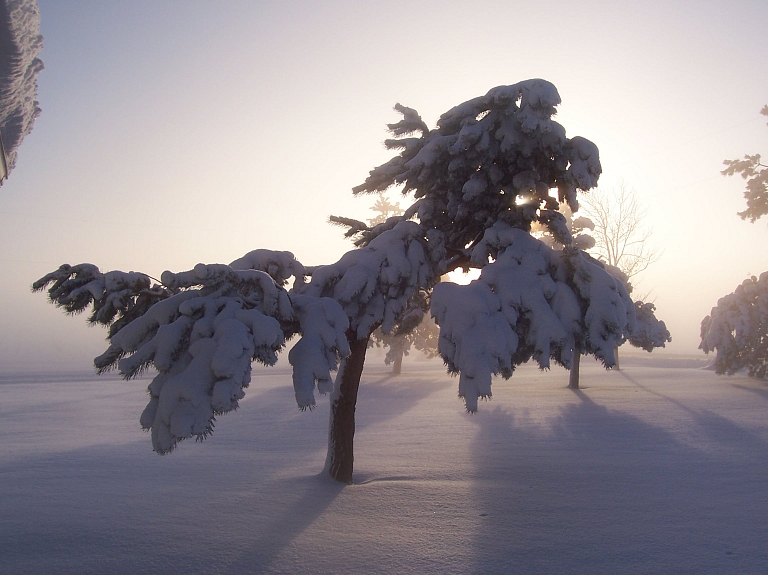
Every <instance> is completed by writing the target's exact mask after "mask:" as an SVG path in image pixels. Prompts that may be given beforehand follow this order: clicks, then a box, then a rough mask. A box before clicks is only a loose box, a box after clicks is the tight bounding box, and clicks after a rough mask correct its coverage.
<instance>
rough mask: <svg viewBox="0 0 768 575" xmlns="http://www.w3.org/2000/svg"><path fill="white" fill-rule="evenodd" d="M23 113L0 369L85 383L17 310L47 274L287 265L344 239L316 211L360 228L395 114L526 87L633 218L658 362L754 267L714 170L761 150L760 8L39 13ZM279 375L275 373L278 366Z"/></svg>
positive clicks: (98, 346)
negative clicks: (36, 59)
mask: <svg viewBox="0 0 768 575" xmlns="http://www.w3.org/2000/svg"><path fill="white" fill-rule="evenodd" d="M39 5H40V12H41V18H42V34H43V36H44V38H45V47H44V49H43V52H42V55H41V57H42V59H43V61H44V63H45V66H46V69H45V70H44V71H43V72H42V73H41V75H40V76H39V85H40V89H39V94H38V99H39V101H40V105H41V107H42V109H43V114H42V116H41V117H40V118H38V120H37V123H36V125H35V128H34V130H33V132H32V134H31V135H30V136H28V137H27V138H26V140H25V141H24V143H23V144H22V146H21V147H20V148H19V157H18V163H17V166H16V169H15V171H14V172H13V173H12V174H11V178H10V180H8V181H7V182H6V183H5V184H4V185H3V187H2V188H0V262H2V265H3V266H4V268H5V269H6V270H7V272H8V273H7V274H6V279H5V281H4V282H3V286H2V288H1V290H0V322H2V326H3V329H2V332H1V333H0V366H2V368H5V369H15V368H16V367H23V366H24V365H25V364H29V363H30V362H35V365H36V366H43V363H42V362H51V363H52V364H57V363H62V362H67V363H69V364H70V365H81V366H82V367H87V366H88V365H89V362H90V359H91V358H92V357H93V356H95V355H97V354H99V353H101V351H103V348H104V343H103V337H104V335H105V334H104V332H103V331H102V330H100V328H91V329H89V328H86V327H85V326H84V318H82V317H81V318H76V319H72V318H67V317H65V316H63V314H62V313H61V312H60V311H58V310H56V309H54V308H53V307H52V306H50V305H49V304H47V303H46V301H45V298H44V296H43V295H41V294H34V295H33V294H31V293H30V292H29V285H30V284H31V283H32V282H33V281H34V280H35V279H37V278H39V277H40V276H42V275H44V274H45V273H47V272H48V271H51V270H52V269H55V268H56V267H57V266H58V265H59V264H61V263H65V262H67V263H72V264H74V263H81V262H90V263H94V264H97V265H98V266H100V267H101V268H102V269H103V270H109V269H123V270H137V271H143V272H146V273H149V274H151V275H153V276H155V277H159V275H160V274H161V273H162V271H163V270H165V269H171V270H175V271H179V270H183V269H189V268H191V267H192V266H194V265H195V264H196V263H198V262H206V263H213V262H223V263H228V262H229V261H231V260H233V259H235V258H237V257H239V256H241V255H242V254H244V253H246V252H247V251H250V250H252V249H255V248H259V247H264V248H271V249H279V250H290V251H292V252H293V253H294V254H295V255H296V256H297V257H298V258H299V260H300V261H302V262H303V263H305V264H308V265H316V264H320V263H330V262H332V261H335V260H336V259H337V258H338V257H339V256H340V255H341V254H342V253H343V252H344V251H345V250H346V249H348V248H349V244H348V243H347V242H346V241H345V240H344V239H343V238H342V234H341V232H340V230H339V229H338V228H334V227H332V226H329V225H328V224H327V223H326V220H327V217H328V215H329V214H331V213H334V214H342V215H347V216H351V217H357V218H359V219H365V218H368V217H371V216H372V215H373V212H371V211H370V210H369V207H370V206H371V205H372V203H373V201H374V198H373V197H362V198H353V197H352V194H351V191H350V190H351V188H352V187H353V186H355V185H357V184H359V183H361V182H362V181H363V180H364V179H365V177H366V176H367V174H368V171H369V170H370V169H372V168H373V167H375V166H376V165H378V164H380V163H382V162H384V161H386V160H387V159H388V158H389V154H388V153H387V152H386V151H385V150H384V149H383V147H382V144H381V142H382V141H383V140H384V138H385V137H386V136H387V134H386V132H385V124H386V123H388V122H393V121H397V119H398V117H397V115H396V114H395V113H394V112H393V111H392V106H393V105H394V104H395V103H396V102H401V103H403V104H405V105H407V106H411V107H414V108H416V109H417V110H418V111H419V112H420V113H421V114H422V117H423V118H424V119H425V121H426V122H427V123H428V124H429V125H430V126H432V125H434V123H435V122H436V120H437V118H438V117H439V115H440V114H441V113H443V112H445V111H447V110H448V109H449V108H451V107H453V106H454V105H456V104H459V103H460V102H463V101H465V100H467V99H469V98H472V97H475V96H479V95H482V94H485V92H487V91H488V90H489V89H490V88H492V87H494V86H497V85H502V84H511V83H514V82H518V81H520V80H524V79H527V78H532V77H541V78H545V79H547V80H549V81H551V82H553V83H554V84H555V85H556V86H557V88H558V90H559V92H560V95H561V97H562V100H563V104H562V105H561V106H560V108H559V114H558V121H559V122H560V123H562V124H563V126H564V127H565V128H566V131H567V134H568V135H569V136H575V135H580V136H584V137H586V138H589V139H590V140H592V141H594V142H595V143H596V144H597V146H598V147H599V149H600V153H601V160H602V165H603V170H604V175H603V177H602V179H601V187H611V186H615V185H616V184H617V183H618V182H619V181H621V180H622V179H623V180H624V181H625V182H626V183H627V184H628V185H630V186H631V187H633V188H635V189H636V191H637V192H638V194H639V195H641V196H642V198H643V199H644V200H645V201H646V203H647V204H648V206H649V212H648V219H649V224H650V225H652V226H653V228H654V230H655V233H654V236H653V240H654V242H655V243H656V244H658V245H659V246H660V247H661V248H663V257H662V259H661V260H660V261H659V262H658V263H656V264H654V266H653V267H651V268H650V269H649V270H648V271H647V272H646V273H645V274H644V277H643V280H642V284H641V289H643V290H648V289H653V294H654V295H655V297H656V305H657V308H658V315H659V316H660V317H661V318H662V319H664V320H665V321H666V322H667V325H668V327H669V328H670V331H671V332H672V337H673V343H672V344H671V345H669V347H668V350H669V352H672V353H695V352H696V347H697V345H698V331H699V323H700V321H701V319H702V318H703V317H704V316H705V315H707V314H708V313H709V310H710V308H711V307H712V306H713V305H715V304H716V302H717V299H718V298H719V297H721V296H723V295H725V294H726V293H729V292H731V291H733V289H734V288H735V287H736V285H738V284H739V283H740V282H741V281H742V280H743V279H744V278H745V277H747V275H749V274H759V273H761V272H762V271H765V270H768V252H766V250H765V246H766V240H767V239H768V226H767V225H766V222H758V223H757V224H754V225H751V224H749V223H746V222H743V221H741V220H740V219H739V218H738V216H736V212H737V211H739V210H742V209H743V208H744V202H743V198H742V190H743V187H744V184H743V181H742V180H741V179H735V178H728V179H726V178H724V177H722V176H720V175H719V170H720V169H721V167H722V161H723V160H724V159H725V158H736V157H739V156H741V155H742V154H744V153H755V152H763V153H765V154H768V127H766V125H765V118H764V117H761V116H760V115H759V110H760V108H761V107H762V106H763V105H764V104H767V103H768V64H767V63H766V62H767V61H766V54H768V36H766V34H765V22H766V21H768V3H766V2H765V1H764V0H759V1H757V0H756V1H728V2H725V1H713V2H706V1H696V2H675V1H669V0H667V1H664V2H653V1H647V2H635V3H618V2H578V1H568V2H556V1H555V2H527V3H526V2H500V1H496V2H492V1H484V0H475V1H474V2H448V1H442V2H437V1H432V2H414V1H412V0H411V1H408V2H400V1H393V0H388V1H387V2H373V1H368V2H352V1H349V2H346V1H332V0H326V1H324V2H320V1H306V2H293V1H290V0H282V1H274V2H256V1H252V0H251V1H247V2H235V1H228V2H208V1H192V0H185V1H183V2H182V1H176V2H173V1H164V2H156V1H154V0H153V1H149V0H130V1H110V2H95V1H75V0H68V1H67V2H60V1H58V0H43V1H40V2H39ZM281 361H285V359H284V358H283V359H281Z"/></svg>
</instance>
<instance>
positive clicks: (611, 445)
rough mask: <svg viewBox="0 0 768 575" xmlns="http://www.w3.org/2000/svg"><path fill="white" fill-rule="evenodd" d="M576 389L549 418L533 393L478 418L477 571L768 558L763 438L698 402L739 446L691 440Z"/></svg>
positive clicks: (721, 568)
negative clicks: (529, 401) (540, 416)
mask: <svg viewBox="0 0 768 575" xmlns="http://www.w3.org/2000/svg"><path fill="white" fill-rule="evenodd" d="M573 393H574V394H575V396H576V397H577V398H578V402H576V403H569V404H568V405H564V406H563V408H562V409H561V410H560V412H559V414H558V415H556V416H554V417H553V418H551V419H549V420H547V421H541V420H535V419H533V418H531V417H530V414H531V413H534V410H535V409H536V406H535V405H534V406H533V408H532V409H530V410H528V409H527V408H525V407H513V408H511V409H508V410H502V409H498V408H497V409H494V410H490V411H481V412H479V413H478V414H477V416H476V417H474V418H473V421H474V422H475V423H476V424H477V425H478V427H479V432H478V434H477V436H476V438H475V440H474V443H475V448H474V449H473V452H474V453H475V454H476V466H477V479H476V481H475V497H476V499H477V501H478V506H477V512H478V514H479V516H480V517H481V519H480V523H479V529H478V532H477V534H476V537H475V539H476V543H475V545H474V547H475V549H477V550H478V551H477V553H476V556H475V570H474V572H476V573H491V572H497V573H501V572H510V573H511V572H514V573H526V574H537V573H542V574H543V573H572V574H577V573H589V574H595V573H626V574H631V573H650V572H656V573H725V572H728V573H751V572H759V571H760V569H762V568H763V567H764V566H765V565H766V562H768V551H766V549H765V547H764V541H765V537H766V536H768V527H767V526H766V523H765V520H764V518H765V516H766V513H768V489H767V488H766V487H765V486H764V481H763V478H764V475H765V471H766V464H765V463H764V462H766V461H768V448H767V447H766V445H765V443H764V442H762V441H755V440H754V438H752V437H751V436H750V434H749V432H746V431H745V430H741V431H737V430H733V429H731V428H729V427H727V426H725V427H724V424H723V423H722V422H721V421H720V420H721V419H722V418H720V417H719V416H716V417H715V418H714V419H712V418H710V419H707V417H708V416H707V415H706V414H705V415H702V414H698V416H699V419H698V423H699V424H700V425H703V426H713V425H714V427H715V428H716V429H714V430H712V432H711V435H712V436H717V437H719V438H720V440H721V441H723V440H724V441H726V443H730V444H731V445H730V447H731V449H711V450H710V449H699V448H695V447H691V446H689V445H687V444H685V443H683V442H682V441H679V440H678V438H677V436H676V434H675V433H671V432H669V431H667V430H665V429H662V428H659V427H655V426H653V425H649V424H648V423H646V422H644V421H642V420H640V419H638V418H636V417H634V416H632V415H629V414H627V413H624V412H622V411H620V410H617V409H608V408H607V407H605V406H603V405H599V404H597V403H595V401H593V400H592V399H591V398H590V397H589V395H588V394H587V393H584V392H583V391H577V392H573ZM525 399H526V398H524V397H521V400H522V402H523V403H524V402H525ZM569 399H570V398H569V392H566V391H564V393H563V403H564V404H565V403H567V402H568V401H569ZM713 421H714V422H715V423H714V424H713ZM736 427H738V426H736ZM724 429H725V431H724ZM723 438H725V439H723ZM734 444H739V447H738V448H735V446H734Z"/></svg>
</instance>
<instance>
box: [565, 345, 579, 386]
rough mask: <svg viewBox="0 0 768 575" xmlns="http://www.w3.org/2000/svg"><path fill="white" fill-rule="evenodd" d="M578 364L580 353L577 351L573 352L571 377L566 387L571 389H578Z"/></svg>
mask: <svg viewBox="0 0 768 575" xmlns="http://www.w3.org/2000/svg"><path fill="white" fill-rule="evenodd" d="M579 363H581V353H580V352H579V351H578V350H574V351H573V365H572V366H571V376H570V378H569V379H568V387H569V388H571V389H579Z"/></svg>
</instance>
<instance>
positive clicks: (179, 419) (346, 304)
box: [33, 80, 664, 482]
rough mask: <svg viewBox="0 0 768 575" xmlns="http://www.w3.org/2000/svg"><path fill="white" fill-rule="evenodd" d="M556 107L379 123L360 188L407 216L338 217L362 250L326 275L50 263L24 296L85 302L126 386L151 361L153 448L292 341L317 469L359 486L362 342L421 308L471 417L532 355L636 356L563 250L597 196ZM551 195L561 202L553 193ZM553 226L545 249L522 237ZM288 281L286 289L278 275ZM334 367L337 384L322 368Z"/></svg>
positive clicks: (511, 99) (259, 261)
mask: <svg viewBox="0 0 768 575" xmlns="http://www.w3.org/2000/svg"><path fill="white" fill-rule="evenodd" d="M559 103H560V96H559V94H558V93H557V90H556V89H555V87H554V86H553V85H552V84H550V83H549V82H546V81H544V80H528V81H524V82H520V83H518V84H514V85H511V86H500V87H497V88H494V89H492V90H491V91H490V92H488V93H487V94H486V95H485V96H481V97H478V98H475V99H472V100H469V101H468V102H465V103H463V104H460V105H459V106H456V107H455V108H452V109H451V110H449V111H448V112H446V113H445V114H443V115H442V116H441V118H440V120H439V121H438V123H437V127H436V128H434V129H432V130H430V129H429V128H428V127H427V126H426V124H425V123H424V122H423V120H422V119H421V117H420V116H419V115H418V114H417V113H416V111H415V110H412V109H410V108H406V107H404V106H400V105H397V106H396V109H397V110H398V111H399V112H400V113H401V114H402V116H403V119H402V120H401V121H400V122H398V123H396V124H391V125H390V126H389V128H390V131H391V132H392V134H393V135H394V138H393V139H391V140H387V141H386V145H387V147H388V148H389V149H393V150H399V152H397V154H396V155H395V157H393V158H392V159H391V160H390V161H389V162H387V163H385V164H383V165H382V166H379V167H378V168H375V169H374V170H373V171H371V173H370V176H369V177H368V179H367V180H366V181H365V182H364V183H363V184H362V185H360V186H358V187H356V188H354V189H353V192H354V193H356V194H360V193H379V192H382V191H384V190H386V189H388V188H390V187H392V186H401V187H402V192H403V193H404V194H410V193H412V194H413V197H414V202H413V203H412V204H411V205H410V206H409V207H408V208H407V209H406V210H405V212H404V213H403V215H402V216H396V217H390V218H388V219H387V220H386V221H385V222H383V223H381V224H378V225H375V226H372V227H371V226H368V225H366V224H365V223H363V222H359V221H356V220H352V219H348V218H341V217H337V218H333V219H334V221H335V222H337V223H342V224H344V225H346V226H347V227H348V228H349V229H348V231H347V236H348V237H351V238H353V240H354V241H355V244H356V245H357V249H353V250H351V251H349V252H347V253H346V254H344V255H343V256H342V257H341V259H340V260H339V261H337V262H336V263H333V264H330V265H324V266H318V267H315V268H306V267H304V266H303V265H302V264H301V263H299V262H298V261H297V260H296V259H295V258H294V256H293V254H291V253H289V252H275V251H269V250H255V251H253V252H250V253H248V254H246V255H245V256H244V257H242V258H240V259H238V260H236V261H234V262H232V263H231V264H229V265H222V264H212V265H203V264H199V265H197V266H195V268H194V269H193V270H190V271H186V272H181V273H171V272H165V273H163V274H162V276H161V280H160V282H159V283H157V282H155V281H154V280H152V278H150V277H149V276H148V275H146V274H140V273H133V272H131V273H125V272H119V271H113V272H107V273H103V272H101V271H99V269H98V268H97V267H96V266H93V265H90V264H81V265H78V266H69V265H64V266H61V267H60V268H59V269H58V270H55V271H53V272H52V273H50V274H48V275H47V276H45V277H43V278H41V279H40V280H38V281H37V282H35V283H34V285H33V289H35V290H42V289H45V288H46V287H47V288H48V296H49V298H50V300H51V302H52V303H54V304H56V305H58V306H60V307H62V308H63V309H64V310H65V311H66V312H68V313H76V312H78V311H82V310H84V309H86V308H87V307H89V306H91V308H92V312H91V315H90V318H89V321H91V322H93V323H99V324H103V325H106V326H108V327H109V341H110V345H109V348H108V349H107V351H106V352H105V353H104V354H102V355H101V356H99V357H97V358H96V360H95V364H96V367H97V368H98V369H99V370H100V371H104V370H107V369H111V368H113V367H117V368H118V370H119V371H120V372H121V373H122V374H123V375H124V376H125V377H133V376H135V375H136V374H138V373H140V372H141V371H142V370H143V369H146V368H148V367H150V366H154V367H155V368H156V369H157V371H158V374H157V375H156V376H155V378H154V379H153V380H152V382H151V383H150V385H149V393H150V401H149V404H148V405H147V408H146V409H145V411H144V413H143V414H142V416H141V425H142V426H143V427H144V428H145V429H148V430H151V434H152V443H153V446H154V449H155V451H157V452H158V453H167V452H169V451H171V450H172V449H174V447H176V445H177V444H178V442H179V441H182V440H183V439H185V438H189V437H196V438H197V439H202V438H205V437H206V436H207V435H209V434H210V433H211V432H212V431H213V426H214V421H215V418H216V417H217V416H219V415H221V414H223V413H226V412H228V411H231V410H233V409H235V408H236V407H237V406H238V402H239V400H240V399H241V398H242V397H243V395H244V389H245V388H246V387H247V386H248V384H249V381H250V373H251V362H252V360H256V361H260V362H262V363H264V364H266V365H273V364H274V363H275V362H276V361H277V353H278V352H279V351H280V350H281V349H282V348H283V346H284V343H285V341H286V340H287V339H289V338H291V337H294V336H296V337H298V338H299V339H298V341H297V342H296V343H295V345H294V346H293V348H292V349H291V351H290V353H289V355H288V361H289V362H290V364H291V365H292V366H293V385H294V391H295V396H296V401H297V403H298V406H299V408H300V409H307V408H310V409H311V408H312V407H313V406H314V405H315V397H314V391H315V390H317V391H319V392H320V393H327V392H330V393H331V418H330V419H331V421H330V429H329V439H328V457H327V459H326V468H325V469H326V472H328V473H329V474H330V475H331V476H332V477H334V478H335V479H337V480H338V481H342V482H351V481H352V469H353V461H354V456H353V438H354V432H355V406H356V402H357V395H358V389H359V384H360V376H361V374H362V370H363V365H364V362H365V354H366V350H367V348H368V340H369V338H370V337H371V333H373V331H374V330H376V329H377V328H378V327H381V329H382V331H383V332H384V333H396V332H397V331H399V330H404V329H407V324H408V322H409V321H411V320H412V318H411V311H412V310H414V309H418V308H419V307H420V304H419V301H420V300H421V299H422V298H425V297H426V296H427V295H429V301H430V309H431V313H432V315H433V316H434V317H435V319H436V321H437V324H438V325H439V326H440V337H439V344H438V347H439V351H440V355H441V356H442V358H443V360H444V361H445V362H446V364H447V366H448V370H449V371H450V372H451V373H454V374H459V375H460V377H459V396H460V397H463V398H464V400H465V403H466V408H467V410H468V411H470V412H473V411H475V410H476V409H477V404H478V399H481V398H487V397H490V395H491V379H492V375H493V374H500V375H502V376H504V377H510V376H511V375H512V372H513V371H514V369H515V367H516V366H518V365H520V364H522V363H524V362H526V361H529V360H530V359H535V360H536V361H537V363H538V364H539V366H540V367H541V368H542V369H545V368H548V367H549V366H550V362H551V361H552V360H554V361H555V362H556V363H559V364H561V365H563V366H565V367H566V368H570V367H571V366H572V365H573V362H574V360H575V358H577V357H579V355H580V354H582V353H589V354H592V355H594V356H595V357H597V358H598V359H600V360H601V361H602V362H603V363H604V364H605V366H606V367H610V366H612V365H613V364H614V362H615V356H614V346H615V342H617V341H623V340H624V339H625V338H629V339H630V341H631V342H633V343H637V344H638V345H644V346H646V347H647V348H652V347H656V346H663V345H664V341H662V340H657V341H649V340H648V334H650V333H653V331H652V330H651V329H648V327H649V326H647V325H645V323H648V322H651V323H654V324H659V323H660V322H658V320H656V319H655V317H653V316H652V315H651V316H649V315H640V316H638V315H637V313H636V306H635V304H634V303H633V302H632V301H631V300H630V298H629V295H628V294H627V291H626V289H625V288H624V287H623V286H622V285H621V283H620V282H618V281H616V280H615V279H614V278H613V277H612V276H611V275H610V274H608V273H607V272H606V271H605V269H604V267H603V265H602V264H600V263H599V262H598V261H596V260H594V259H593V258H591V257H590V256H589V255H587V254H586V253H584V252H583V251H581V250H579V249H578V248H576V247H573V246H572V245H571V240H570V232H569V231H568V229H567V227H566V225H565V219H564V217H563V215H562V214H561V213H560V212H559V211H558V208H559V207H560V205H561V202H564V203H567V204H568V205H569V206H570V207H571V209H572V210H574V211H575V210H576V209H577V208H578V202H577V191H578V190H587V189H589V188H591V187H593V186H595V185H596V184H597V179H598V176H599V175H600V171H601V169H600V162H599V159H598V151H597V148H596V147H595V145H594V144H592V143H591V142H590V141H588V140H585V139H584V138H580V137H574V138H570V139H568V138H566V136H565V130H564V128H563V127H562V126H560V125H559V124H558V123H556V122H555V121H554V120H553V119H552V116H553V114H554V113H555V106H556V105H557V104H559ZM551 190H556V194H557V197H553V196H552V195H551V193H550V191H551ZM534 222H538V223H541V224H543V225H544V226H546V227H547V228H548V229H549V231H550V232H551V233H552V234H553V235H554V236H555V237H556V238H558V241H560V242H561V243H562V244H563V245H565V246H567V247H565V248H564V249H562V250H559V251H558V250H553V249H551V248H550V247H548V246H547V245H545V244H544V243H542V242H541V241H539V240H537V239H535V238H534V237H533V236H532V235H531V234H530V229H531V225H532V223H534ZM459 268H480V269H481V270H482V271H481V274H480V277H479V279H477V280H475V281H473V282H472V283H470V284H469V285H456V284H453V283H451V282H439V283H438V280H439V279H440V278H441V277H442V276H443V275H444V274H446V273H449V272H451V271H453V270H456V269H459ZM290 278H293V283H292V286H291V287H290V288H289V287H288V280H289V279H290ZM336 370H338V373H337V375H336V377H335V380H334V379H333V378H332V376H331V372H333V371H336Z"/></svg>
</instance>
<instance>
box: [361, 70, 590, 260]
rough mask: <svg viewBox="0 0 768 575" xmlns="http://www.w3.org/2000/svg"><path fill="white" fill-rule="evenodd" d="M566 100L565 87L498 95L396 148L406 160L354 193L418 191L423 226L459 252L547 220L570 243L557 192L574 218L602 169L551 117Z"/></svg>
mask: <svg viewBox="0 0 768 575" xmlns="http://www.w3.org/2000/svg"><path fill="white" fill-rule="evenodd" d="M559 103H560V96H559V95H558V93H557V90H556V89H555V87H554V86H553V85H552V84H550V83H549V82H546V81H544V80H527V81H525V82H520V83H518V84H514V85H511V86H499V87H497V88H494V89H492V90H490V91H489V92H488V93H487V94H486V95H485V96H482V97H479V98H475V99H473V100H469V101H467V102H464V103H463V104H460V105H459V106H456V107H455V108H453V109H451V110H450V111H448V112H447V113H445V114H443V116H441V118H440V120H439V121H438V123H437V127H436V128H435V129H433V130H430V131H425V130H420V131H421V132H422V135H421V137H420V138H412V137H411V138H407V139H403V140H401V142H402V145H397V141H388V142H387V147H388V148H391V149H399V150H400V152H399V154H398V155H397V156H395V157H394V158H392V159H391V160H390V161H389V162H387V163H385V164H383V165H381V166H379V167H378V168H375V169H374V170H372V171H371V172H370V175H369V177H368V178H367V179H366V181H365V182H364V183H363V184H362V185H360V186H357V187H356V188H354V189H353V191H354V193H356V194H357V193H379V192H381V191H383V190H386V189H387V188H389V187H392V186H402V192H403V194H406V193H409V192H413V194H414V196H415V198H416V199H419V200H420V202H419V206H418V209H417V210H416V212H415V216H416V217H417V219H418V221H419V222H420V223H421V225H422V226H423V227H424V228H425V229H436V230H440V231H441V233H443V234H444V235H445V245H446V248H447V249H448V250H451V251H453V252H460V251H462V250H464V249H465V248H466V247H467V246H468V245H470V244H472V242H474V241H475V240H476V239H477V238H478V237H480V236H481V235H482V233H483V231H484V230H485V229H487V228H489V227H491V226H492V225H493V224H494V223H495V222H497V221H501V222H505V223H507V224H509V225H512V226H515V227H519V228H521V229H525V230H528V229H530V226H531V223H533V222H540V223H541V224H542V225H543V226H544V227H545V228H547V229H549V230H551V231H552V232H553V233H554V234H555V236H556V237H557V238H558V239H559V240H562V241H563V242H564V243H566V244H567V243H570V233H569V232H568V230H567V226H566V225H565V223H564V222H563V220H562V218H561V217H560V216H559V215H558V214H557V210H558V209H559V204H558V201H557V200H556V199H555V198H554V197H552V196H550V190H555V189H556V190H557V195H558V199H559V201H560V202H563V201H565V202H567V203H568V204H569V206H571V208H572V209H573V210H574V211H575V210H577V209H578V202H577V200H576V192H577V190H587V189H590V188H591V187H593V186H595V185H596V183H597V179H598V177H599V175H600V172H601V167H600V161H599V155H598V151H597V147H596V146H595V145H594V144H592V143H591V142H590V141H588V140H586V139H584V138H579V137H575V138H572V139H568V138H566V136H565V130H564V129H563V127H562V126H561V125H560V124H558V123H557V122H555V121H554V120H553V119H552V116H553V115H554V113H555V106H556V105H557V104H559ZM414 114H415V112H414ZM404 121H405V120H404ZM419 121H420V119H419ZM414 122H415V120H414ZM409 126H410V124H409ZM410 131H411V132H412V131H414V130H410ZM403 133H405V131H403ZM409 133H410V132H409Z"/></svg>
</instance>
